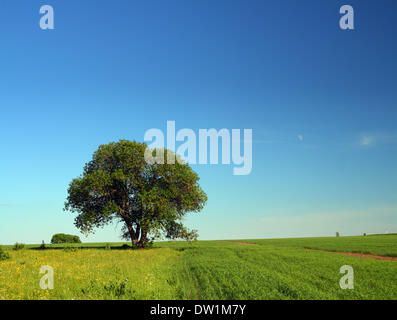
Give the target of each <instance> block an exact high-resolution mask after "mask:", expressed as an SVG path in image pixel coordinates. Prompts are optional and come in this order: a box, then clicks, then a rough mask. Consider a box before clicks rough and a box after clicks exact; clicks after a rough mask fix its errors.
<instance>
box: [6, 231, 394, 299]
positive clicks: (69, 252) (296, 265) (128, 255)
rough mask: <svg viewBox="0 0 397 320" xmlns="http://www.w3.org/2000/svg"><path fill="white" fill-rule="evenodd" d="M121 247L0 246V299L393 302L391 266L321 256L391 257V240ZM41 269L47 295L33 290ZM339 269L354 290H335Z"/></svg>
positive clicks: (369, 260)
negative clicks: (48, 280) (49, 276)
mask: <svg viewBox="0 0 397 320" xmlns="http://www.w3.org/2000/svg"><path fill="white" fill-rule="evenodd" d="M244 242H245V243H247V244H243V243H244ZM122 245H123V243H112V244H111V246H110V248H109V245H106V244H104V243H96V244H82V245H79V246H75V248H73V246H68V247H62V246H61V245H53V246H51V245H47V246H46V249H44V250H43V249H41V250H40V249H39V246H38V245H36V246H26V247H25V248H24V249H22V250H12V248H11V246H8V247H3V249H5V251H6V252H7V253H8V254H9V255H10V256H11V258H10V259H8V260H3V261H0V299H68V300H69V299H176V300H179V299H204V300H211V299H241V300H244V299H394V300H395V299H397V261H388V260H378V259H372V258H364V257H357V256H348V255H343V254H339V253H333V252H328V251H338V252H356V253H369V254H373V255H382V256H389V257H396V256H397V235H382V236H366V237H363V236H361V237H338V238H336V237H335V238H301V239H270V240H235V241H230V242H229V241H197V242H193V243H187V242H180V241H178V242H176V241H173V242H157V243H155V245H154V247H153V248H152V249H142V250H128V249H127V250H126V249H122ZM308 248H311V249H318V250H308ZM45 265H48V266H51V267H52V268H53V270H54V289H53V290H43V289H41V288H40V286H39V281H40V278H41V277H42V276H43V275H42V274H40V273H39V271H40V268H41V267H42V266H45ZM343 265H349V266H351V267H352V268H353V269H354V289H345V290H343V289H341V287H340V285H339V281H340V279H341V277H342V276H343V274H341V273H340V272H339V270H340V268H341V266H343Z"/></svg>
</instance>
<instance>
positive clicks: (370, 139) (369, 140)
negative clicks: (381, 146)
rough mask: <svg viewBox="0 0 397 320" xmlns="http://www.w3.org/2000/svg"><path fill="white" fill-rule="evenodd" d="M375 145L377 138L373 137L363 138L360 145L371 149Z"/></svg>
mask: <svg viewBox="0 0 397 320" xmlns="http://www.w3.org/2000/svg"><path fill="white" fill-rule="evenodd" d="M374 144H375V138H374V137H371V136H363V137H362V138H361V140H360V145H361V146H363V147H369V146H371V145H374Z"/></svg>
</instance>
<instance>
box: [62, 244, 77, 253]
mask: <svg viewBox="0 0 397 320" xmlns="http://www.w3.org/2000/svg"><path fill="white" fill-rule="evenodd" d="M80 249H81V247H78V246H77V247H76V246H73V245H71V244H66V245H65V246H64V247H63V251H67V252H70V251H71V252H75V251H78V250H80Z"/></svg>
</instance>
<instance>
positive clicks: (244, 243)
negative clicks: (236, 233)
mask: <svg viewBox="0 0 397 320" xmlns="http://www.w3.org/2000/svg"><path fill="white" fill-rule="evenodd" d="M223 242H227V243H235V244H242V245H244V246H259V244H257V243H248V242H236V241H226V240H224V241H223Z"/></svg>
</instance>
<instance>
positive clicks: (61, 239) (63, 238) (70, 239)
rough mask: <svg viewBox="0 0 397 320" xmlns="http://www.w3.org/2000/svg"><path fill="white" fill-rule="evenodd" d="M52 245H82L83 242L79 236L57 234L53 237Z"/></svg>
mask: <svg viewBox="0 0 397 320" xmlns="http://www.w3.org/2000/svg"><path fill="white" fill-rule="evenodd" d="M51 243H81V240H80V238H79V237H78V236H74V235H71V234H64V233H57V234H54V235H53V236H52V238H51Z"/></svg>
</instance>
